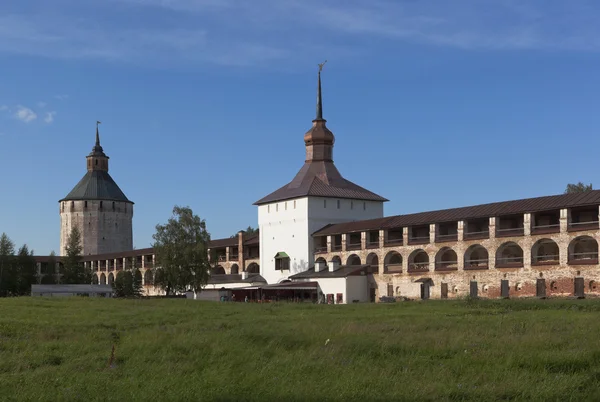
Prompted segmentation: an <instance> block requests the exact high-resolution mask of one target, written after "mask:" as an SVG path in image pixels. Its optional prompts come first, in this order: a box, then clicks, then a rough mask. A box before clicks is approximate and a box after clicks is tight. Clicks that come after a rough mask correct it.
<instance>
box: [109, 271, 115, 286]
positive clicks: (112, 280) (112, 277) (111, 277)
mask: <svg viewBox="0 0 600 402" xmlns="http://www.w3.org/2000/svg"><path fill="white" fill-rule="evenodd" d="M113 283H115V276H114V275H113V273H112V272H111V273H110V274H108V284H109V285H111V286H112V284H113Z"/></svg>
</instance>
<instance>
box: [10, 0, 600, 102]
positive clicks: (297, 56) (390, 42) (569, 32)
mask: <svg viewBox="0 0 600 402" xmlns="http://www.w3.org/2000/svg"><path fill="white" fill-rule="evenodd" d="M41 1H42V0H29V2H31V3H32V4H36V3H39V2H41ZM40 4H41V3H40ZM9 7H10V6H9ZM29 9H30V10H37V9H38V8H36V7H29ZM22 10H23V8H19V9H18V10H17V9H16V8H15V9H14V10H12V11H11V10H10V8H9V9H8V10H6V11H5V12H4V13H3V14H2V16H1V17H0V52H5V53H21V54H28V55H36V56H44V57H52V58H62V59H93V60H104V61H111V62H128V63H144V64H146V65H160V64H169V63H173V64H202V63H211V64H219V65H234V66H246V65H265V66H266V65H268V64H269V63H271V62H272V61H275V60H284V61H288V62H289V61H297V60H303V59H304V58H306V57H307V55H308V56H310V57H314V55H315V51H316V50H315V49H324V50H326V51H327V54H328V55H330V54H332V53H335V52H341V53H344V52H346V53H348V54H353V53H360V52H361V51H362V50H365V49H368V48H369V47H370V46H373V45H377V44H380V45H381V46H386V47H387V48H389V49H393V47H394V46H395V45H402V44H404V43H418V44H423V45H428V46H432V45H433V46H443V47H451V48H460V49H467V50H479V49H484V50H494V51H500V50H522V49H525V50H555V51H578V52H598V51H600V39H599V38H600V24H597V21H596V20H595V16H596V15H598V14H599V13H600V3H598V2H596V1H593V0H577V1H575V0H574V1H568V2H567V1H558V0H529V1H525V0H461V1H446V0H436V1H433V0H419V1H408V0H405V1H399V0H369V1H366V0H365V1H359V0H254V1H252V2H247V1H243V0H106V1H104V2H97V1H92V0H62V1H61V2H60V7H58V9H56V10H55V11H53V12H50V11H46V12H43V13H42V12H38V11H31V12H23V11H22ZM90 15H93V16H94V17H93V18H92V17H90ZM134 16H135V17H136V18H133V17H134ZM139 16H143V18H140V17H139ZM99 21H102V23H100V22H99ZM382 43H383V44H382ZM57 99H58V98H57Z"/></svg>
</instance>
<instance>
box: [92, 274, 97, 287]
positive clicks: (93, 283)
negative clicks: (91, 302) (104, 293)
mask: <svg viewBox="0 0 600 402" xmlns="http://www.w3.org/2000/svg"><path fill="white" fill-rule="evenodd" d="M97 284H98V275H96V274H92V285H97Z"/></svg>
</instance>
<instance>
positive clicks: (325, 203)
mask: <svg viewBox="0 0 600 402" xmlns="http://www.w3.org/2000/svg"><path fill="white" fill-rule="evenodd" d="M323 208H327V200H323Z"/></svg>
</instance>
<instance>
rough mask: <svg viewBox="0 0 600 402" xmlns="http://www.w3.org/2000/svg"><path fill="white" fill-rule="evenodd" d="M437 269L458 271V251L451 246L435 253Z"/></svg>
mask: <svg viewBox="0 0 600 402" xmlns="http://www.w3.org/2000/svg"><path fill="white" fill-rule="evenodd" d="M435 270H436V271H456V270H458V256H457V255H456V251H454V250H452V249H451V248H450V247H443V248H442V249H440V251H438V252H437V254H436V255H435Z"/></svg>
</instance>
